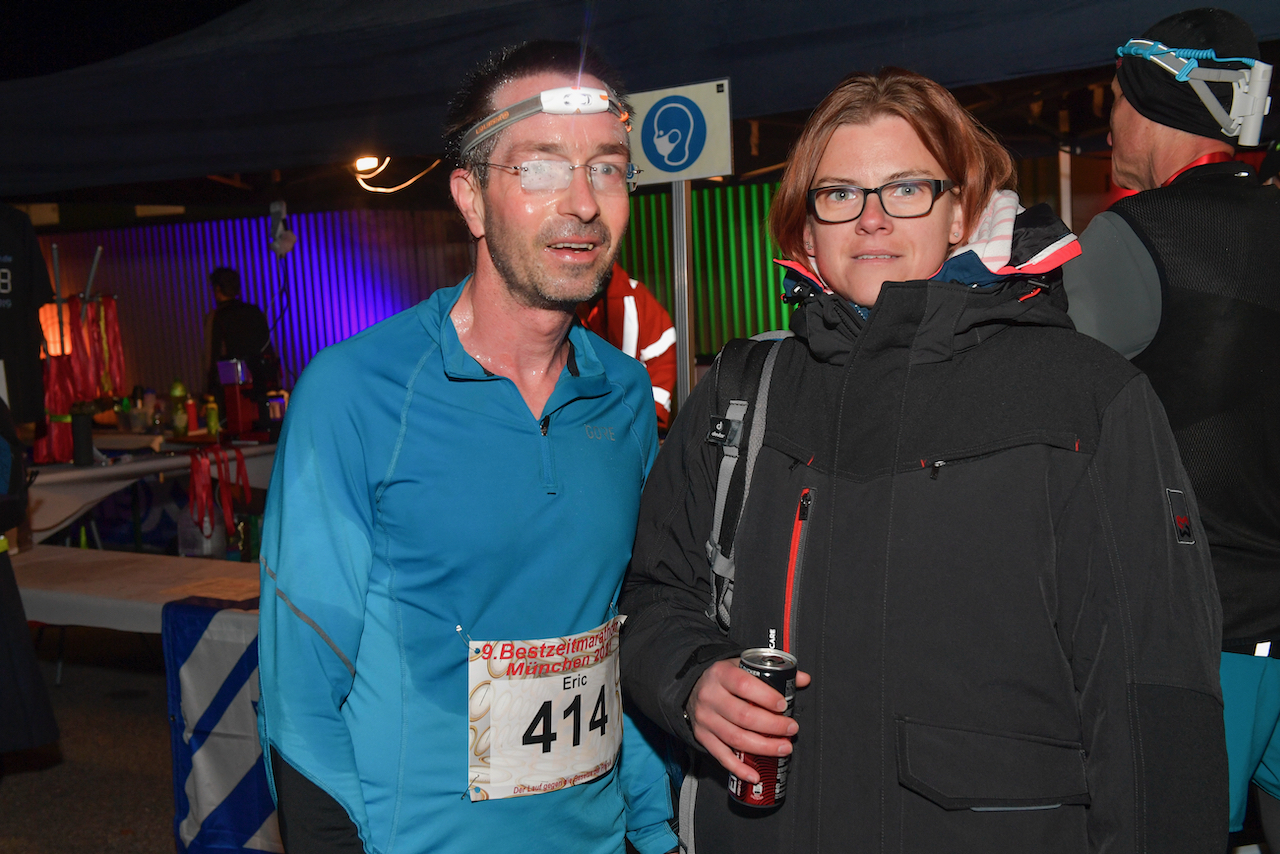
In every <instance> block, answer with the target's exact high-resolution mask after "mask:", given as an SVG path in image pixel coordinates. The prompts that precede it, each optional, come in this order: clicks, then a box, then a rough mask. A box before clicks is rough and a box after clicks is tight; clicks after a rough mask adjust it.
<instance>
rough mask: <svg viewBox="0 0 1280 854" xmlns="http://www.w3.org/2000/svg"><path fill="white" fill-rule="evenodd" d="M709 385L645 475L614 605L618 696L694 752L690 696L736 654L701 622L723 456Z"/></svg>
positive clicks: (710, 379) (687, 406)
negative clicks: (711, 433) (713, 435)
mask: <svg viewBox="0 0 1280 854" xmlns="http://www.w3.org/2000/svg"><path fill="white" fill-rule="evenodd" d="M717 367H718V365H717ZM714 387H715V376H714V374H710V375H708V376H707V377H705V378H704V379H703V381H702V382H700V383H699V384H698V385H697V387H696V388H695V389H694V390H693V393H692V394H691V395H690V396H689V398H688V400H686V401H685V403H684V404H683V405H682V406H681V408H680V415H679V417H678V418H677V419H676V422H675V424H674V426H673V427H672V430H671V433H670V434H669V435H668V436H667V440H666V442H665V443H664V444H663V446H662V450H661V451H660V452H659V453H658V458H657V460H656V461H655V462H654V466H653V470H652V471H651V472H650V473H649V479H648V481H647V482H646V484H645V490H644V496H643V497H642V498H641V501H640V519H639V524H638V527H637V531H636V543H635V549H634V551H633V553H632V557H631V565H630V569H629V570H628V573H627V579H626V582H625V584H624V587H623V593H622V598H621V600H620V602H619V610H620V611H621V612H622V613H624V614H626V615H627V622H626V624H625V625H624V627H623V630H622V651H621V656H622V687H623V691H624V693H625V694H626V695H627V697H628V698H629V699H630V700H631V701H632V702H634V703H635V704H636V705H637V706H638V707H639V708H640V710H641V711H643V712H644V714H645V715H647V716H648V717H649V718H651V719H652V720H653V721H654V722H656V723H657V724H658V725H659V726H661V727H662V728H663V729H665V730H666V731H667V732H670V733H672V734H673V735H676V736H678V737H680V738H681V739H683V740H684V741H686V742H688V743H689V744H691V745H694V746H697V744H696V742H695V740H694V738H693V734H692V732H691V730H690V728H689V725H688V723H687V722H686V720H685V717H684V711H685V710H684V704H685V701H686V700H687V699H688V697H689V692H690V691H691V690H692V689H693V686H694V683H696V682H697V681H698V678H699V677H700V676H701V675H702V673H703V672H704V671H705V670H706V669H707V668H708V667H709V666H710V665H711V664H712V663H714V662H716V661H719V660H721V659H726V658H732V657H734V656H735V655H737V654H738V653H739V652H740V651H741V648H740V647H737V646H735V645H734V644H733V643H731V642H730V640H729V638H728V637H727V636H725V635H724V634H723V633H722V632H721V631H720V629H719V627H718V626H717V625H716V624H715V623H714V622H713V621H712V619H711V618H710V617H708V616H707V612H708V609H709V605H710V602H711V588H710V580H709V573H710V571H711V570H710V567H709V564H708V562H707V554H706V549H705V544H706V541H707V537H708V536H709V534H710V531H711V522H712V516H713V515H714V510H715V482H716V472H717V470H718V463H719V456H720V451H719V448H717V447H716V446H714V445H711V444H709V443H708V442H706V441H705V440H706V431H707V427H708V425H709V423H710V421H709V418H710V415H711V414H712V413H711V408H712V407H713V406H714V405H715V400H714V393H713V390H714Z"/></svg>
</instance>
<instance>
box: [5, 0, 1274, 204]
mask: <svg viewBox="0 0 1280 854" xmlns="http://www.w3.org/2000/svg"><path fill="white" fill-rule="evenodd" d="M1188 5H1191V4H1189V3H1186V2H1171V0H1131V2H1122V3H1118V2H1115V0H1071V2H1065V0H1054V2H1043V0H982V2H973V0H970V2H955V0H951V2H942V0H900V2H889V3H874V4H873V3H852V2H848V0H810V2H792V3H778V2H774V0H701V2H688V1H687V0H685V1H684V2H681V0H650V2H646V3H625V4H624V3H616V2H614V3H611V2H608V0H604V2H589V3H583V2H582V0H541V2H527V1H525V0H433V2H423V0H313V2H309V3H306V4H299V3H297V2H295V0H251V2H248V3H245V4H244V5H242V6H240V7H238V8H236V9H234V10H232V11H231V12H229V13H227V14H225V15H223V16H221V17H219V18H216V19H214V20H212V21H210V22H209V23H207V24H205V25H203V26H200V27H198V28H196V29H194V30H191V31H189V32H186V33H184V34H182V35H179V36H176V37H173V38H170V39H167V40H165V41H162V42H158V43H156V44H152V45H150V46H148V47H145V48H141V49H139V50H135V51H133V52H131V53H127V54H124V55H121V56H118V57H115V58H114V59H110V60H106V61H103V62H98V63H95V64H92V65H86V66H82V67H78V68H73V69H70V70H67V71H63V72H59V73H56V74H50V75H47V76H44V77H36V78H30V79H24V80H10V81H6V82H3V83H0V103H3V104H4V105H5V114H6V119H5V127H4V130H3V132H0V196H6V197H18V196H22V195H24V194H37V193H45V192H51V191H57V190H64V189H71V188H77V187H90V186H102V185H109V184H122V183H134V182H143V181H160V180H169V179H179V178H188V177H193V176H197V175H204V174H207V173H230V172H260V171H266V170H271V169H282V168H292V167H299V166H311V165H316V164H324V163H335V162H341V161H348V160H350V159H352V158H353V157H354V156H355V155H357V154H361V153H366V152H377V153H381V154H392V155H420V154H429V153H432V152H436V151H439V150H440V148H441V145H440V141H439V137H440V126H441V122H442V118H443V111H444V106H445V104H446V102H447V101H448V98H449V96H450V95H451V94H452V93H453V92H454V90H455V89H456V88H457V85H458V83H459V80H460V79H461V77H462V75H463V74H464V72H465V71H466V69H468V68H469V67H470V66H472V65H473V64H474V63H475V62H476V61H477V60H479V59H480V58H482V57H483V56H485V55H486V54H487V53H488V52H489V51H490V50H491V49H493V48H494V47H496V46H499V45H503V44H507V43H512V42H517V41H521V40H524V39H529V38H538V37H553V38H570V39H573V38H578V37H579V36H581V35H582V34H583V32H584V28H585V29H586V31H587V32H588V38H589V40H590V41H591V42H593V43H594V44H596V45H597V46H598V47H600V48H601V49H602V51H603V52H604V54H605V56H606V57H607V58H608V59H609V60H610V61H611V62H613V63H614V64H615V65H617V66H618V67H619V69H620V70H621V71H622V73H623V75H624V77H625V78H626V80H627V81H628V84H629V85H630V87H631V88H632V89H633V90H635V91H641V90H645V89H654V88H660V87H666V86H673V85H679V84H682V83H689V82H696V81H699V80H706V79H710V78H715V77H729V78H730V79H731V86H732V89H731V93H732V105H733V113H734V116H735V118H742V117H753V116H762V115H770V114H775V113H780V112H785V111H791V110H799V109H807V108H810V107H812V106H813V105H814V104H816V103H817V101H818V100H819V99H820V98H821V97H822V96H823V94H825V93H826V91H827V90H828V89H830V87H831V86H832V85H833V84H834V83H835V82H836V81H837V80H838V79H839V78H840V77H841V76H843V75H844V74H845V73H846V72H848V71H850V70H853V69H855V68H864V69H874V68H876V67H878V66H881V65H885V64H893V65H901V66H905V67H909V68H913V69H915V70H918V71H920V72H922V73H924V74H927V75H930V76H932V77H934V78H935V79H937V80H939V81H941V82H942V83H944V84H946V85H948V86H951V87H956V86H963V85H966V84H972V83H979V82H987V81H995V80H1004V79H1009V78H1015V77H1022V76H1026V75H1032V74H1040V73H1046V72H1057V71H1065V70H1071V69H1079V68H1087V67H1093V66H1098V65H1102V64H1105V63H1106V62H1107V61H1108V59H1109V57H1111V56H1113V51H1114V49H1115V47H1116V46H1117V45H1119V44H1121V43H1123V42H1124V41H1125V40H1126V39H1127V38H1129V37H1131V36H1135V35H1137V34H1138V33H1140V32H1141V31H1142V30H1144V29H1145V28H1146V27H1147V26H1149V25H1150V24H1152V23H1154V22H1155V21H1156V20H1158V19H1159V18H1161V17H1164V16H1165V15H1168V14H1171V13H1172V12H1175V11H1178V10H1179V9H1181V8H1185V7H1186V6H1188ZM1228 8H1230V9H1231V10H1232V11H1234V12H1236V13H1237V14H1239V15H1241V16H1242V17H1244V18H1245V19H1247V20H1249V21H1250V22H1251V23H1252V25H1253V27H1254V29H1255V31H1256V32H1257V34H1258V37H1259V39H1260V40H1267V39H1274V38H1277V37H1280V3H1277V2H1276V0H1233V2H1231V3H1229V4H1228Z"/></svg>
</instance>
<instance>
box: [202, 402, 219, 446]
mask: <svg viewBox="0 0 1280 854" xmlns="http://www.w3.org/2000/svg"><path fill="white" fill-rule="evenodd" d="M220 418H221V416H220V415H219V414H218V401H217V400H215V399H214V397H213V395H211V394H206V395H205V396H204V420H205V424H206V425H208V428H209V436H210V438H213V439H217V438H218V432H219V431H220V430H221V429H222V424H221V421H220V420H219V419H220Z"/></svg>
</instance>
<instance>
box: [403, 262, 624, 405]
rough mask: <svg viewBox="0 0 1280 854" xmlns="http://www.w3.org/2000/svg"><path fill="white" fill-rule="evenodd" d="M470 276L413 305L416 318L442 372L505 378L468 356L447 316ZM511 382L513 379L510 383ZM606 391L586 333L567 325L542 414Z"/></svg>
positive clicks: (459, 378) (474, 377)
mask: <svg viewBox="0 0 1280 854" xmlns="http://www.w3.org/2000/svg"><path fill="white" fill-rule="evenodd" d="M468 281H470V277H468V278H467V279H464V280H463V281H462V282H461V284H459V285H457V286H455V287H453V288H449V289H448V290H447V291H446V292H445V293H444V295H443V296H444V298H443V299H439V300H424V301H422V302H420V303H418V305H417V312H418V319H419V321H420V322H421V323H422V326H423V329H425V330H426V333H427V335H428V336H430V337H431V338H432V339H433V340H434V341H435V342H436V344H437V345H438V346H439V347H440V352H441V356H442V358H443V361H444V372H445V376H447V377H449V379H451V380H457V381H476V380H479V381H488V380H505V381H506V382H511V381H510V380H508V379H507V378H506V377H502V376H499V375H497V374H494V373H491V372H489V371H486V370H485V369H484V367H483V366H482V365H481V364H480V363H479V362H477V361H476V360H475V359H474V358H472V356H471V354H470V353H468V352H467V351H466V350H465V349H464V348H463V346H462V341H461V340H460V339H459V338H458V331H457V330H456V329H455V328H454V326H453V321H452V320H451V319H450V318H449V312H450V311H452V310H453V306H454V305H455V304H456V303H457V302H458V298H459V297H461V296H462V289H463V288H465V287H466V286H467V282H468ZM512 385H513V386H514V383H512ZM608 393H609V378H608V376H606V375H605V370H604V365H603V363H601V361H600V358H599V357H598V356H597V355H596V351H595V348H594V347H592V346H591V340H590V337H589V336H588V335H587V333H586V330H585V329H583V327H582V325H581V324H579V323H574V324H573V325H571V326H570V327H569V359H568V361H567V362H566V363H565V366H564V369H563V370H561V372H560V376H559V378H558V379H557V380H556V387H555V391H553V392H552V393H551V397H550V398H549V399H548V400H547V404H546V406H545V407H544V408H543V412H542V414H543V415H548V414H550V413H553V412H555V411H556V410H557V409H560V408H561V407H563V406H564V405H566V404H568V403H570V402H572V401H574V400H579V399H582V398H591V397H602V396H603V395H605V394H608Z"/></svg>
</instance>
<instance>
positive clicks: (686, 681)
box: [666, 643, 746, 753]
mask: <svg viewBox="0 0 1280 854" xmlns="http://www.w3.org/2000/svg"><path fill="white" fill-rule="evenodd" d="M745 648H746V647H741V646H734V645H732V644H728V643H710V644H704V645H703V646H700V647H698V648H697V649H695V650H694V651H693V652H691V653H689V657H688V658H687V659H685V662H684V664H682V665H680V669H679V670H677V671H676V676H675V682H674V686H673V687H674V690H673V691H672V693H671V695H670V697H671V700H672V701H673V702H674V703H675V708H674V709H673V708H670V707H668V708H667V709H666V713H667V728H668V730H669V731H670V732H671V733H672V735H675V736H677V737H678V738H680V740H681V741H683V742H685V743H686V744H688V745H689V746H690V747H693V748H694V749H696V750H700V751H702V752H703V753H705V752H706V749H705V748H703V746H702V745H701V744H699V743H698V740H697V739H696V738H694V736H693V726H692V724H691V723H690V721H689V716H688V714H687V713H686V711H685V708H686V706H687V705H688V703H689V695H690V694H691V693H693V686H694V685H697V684H698V680H699V679H701V678H702V674H703V673H705V672H706V670H707V668H708V667H710V666H711V665H713V664H715V663H716V662H717V661H727V660H728V659H731V658H737V657H738V656H739V655H741V654H742V650H744V649H745Z"/></svg>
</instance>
